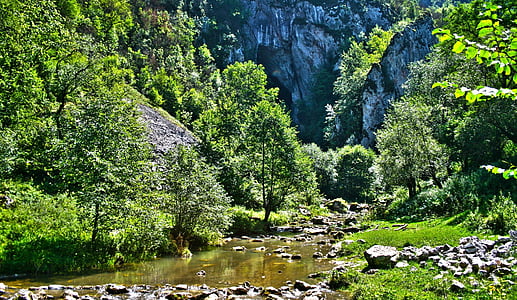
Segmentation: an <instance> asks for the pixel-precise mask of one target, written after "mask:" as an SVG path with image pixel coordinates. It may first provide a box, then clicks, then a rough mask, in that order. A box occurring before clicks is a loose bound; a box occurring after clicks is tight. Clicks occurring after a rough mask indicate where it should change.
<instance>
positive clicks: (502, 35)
mask: <svg viewBox="0 0 517 300" xmlns="http://www.w3.org/2000/svg"><path fill="white" fill-rule="evenodd" d="M498 4H499V3H498V1H493V2H492V1H489V2H486V3H483V4H482V10H481V11H480V12H479V16H480V17H481V19H480V20H479V22H478V24H477V26H476V28H475V30H476V33H477V36H475V37H473V38H469V37H466V36H462V35H458V34H452V33H451V30H449V29H441V28H439V29H436V30H435V31H434V32H433V33H434V34H437V35H438V36H439V39H440V42H441V43H445V42H447V41H449V40H454V41H455V43H454V45H453V46H452V52H454V53H463V54H464V55H465V57H466V58H467V59H473V60H476V61H477V63H479V64H483V65H486V66H489V67H492V66H493V67H494V69H495V70H494V71H495V72H493V74H492V76H494V77H496V78H497V79H498V80H497V83H496V86H487V85H482V86H478V87H476V88H475V89H471V88H469V87H464V86H460V85H459V84H457V83H450V82H447V81H445V82H438V83H435V84H433V87H442V88H448V87H454V88H456V91H455V92H454V95H455V96H456V97H457V98H460V97H465V99H466V100H467V102H468V103H469V104H473V103H475V102H479V101H486V100H490V99H510V100H515V99H517V88H516V87H517V69H516V68H517V67H516V66H517V29H516V28H515V24H516V22H515V16H516V13H515V11H516V10H515V9H516V7H515V4H513V3H504V4H503V5H498ZM512 113H513V115H514V116H515V110H514V111H513V112H512ZM482 167H483V168H485V169H487V170H488V171H491V172H493V173H500V174H503V176H504V178H505V179H509V178H511V177H514V178H517V177H516V176H515V174H516V173H515V166H513V165H512V166H511V167H510V168H509V169H508V170H506V169H502V168H498V167H496V166H492V165H484V166H482Z"/></svg>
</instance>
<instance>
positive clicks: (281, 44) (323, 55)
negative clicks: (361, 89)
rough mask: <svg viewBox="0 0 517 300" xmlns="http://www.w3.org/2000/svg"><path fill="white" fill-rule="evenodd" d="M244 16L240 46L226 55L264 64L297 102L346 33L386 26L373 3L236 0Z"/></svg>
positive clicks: (306, 96) (386, 17) (334, 56)
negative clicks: (317, 3)
mask: <svg viewBox="0 0 517 300" xmlns="http://www.w3.org/2000/svg"><path fill="white" fill-rule="evenodd" d="M241 2H242V5H243V7H244V10H245V11H246V13H247V15H248V18H247V19H246V21H245V23H244V24H243V26H242V38H243V40H242V45H241V47H240V48H238V49H235V51H234V53H233V56H232V59H233V60H245V59H251V60H253V61H256V62H258V63H260V64H263V65H264V67H265V68H266V71H267V72H268V73H269V74H268V75H269V76H270V77H271V78H272V79H273V81H275V82H276V83H277V84H278V85H279V87H280V88H281V89H282V90H283V95H287V97H288V98H290V99H286V100H287V101H288V102H292V104H294V105H292V106H291V108H292V109H293V117H294V120H295V122H296V121H297V106H298V105H299V104H300V102H303V101H310V93H311V88H312V85H313V76H314V74H315V73H316V72H317V71H318V70H319V69H320V68H321V67H322V66H324V65H326V64H330V65H336V63H337V61H338V58H339V55H340V54H341V51H342V45H343V43H345V42H346V41H347V40H348V38H349V37H350V36H352V35H355V36H357V35H359V34H361V33H362V32H363V33H364V32H369V31H370V30H371V29H372V28H373V27H375V26H380V27H382V28H384V29H388V28H389V27H390V25H391V23H392V21H393V18H392V17H391V16H390V12H389V11H388V10H387V9H386V8H385V7H382V6H378V5H377V6H376V5H374V4H373V2H362V1H355V0H352V1H329V2H335V5H330V6H317V5H314V4H312V3H311V2H308V1H295V0H251V1H250V0H242V1H241Z"/></svg>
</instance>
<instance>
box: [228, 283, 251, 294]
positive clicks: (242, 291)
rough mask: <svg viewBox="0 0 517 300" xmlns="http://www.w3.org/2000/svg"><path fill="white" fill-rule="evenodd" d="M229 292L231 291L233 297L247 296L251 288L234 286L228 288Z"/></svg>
mask: <svg viewBox="0 0 517 300" xmlns="http://www.w3.org/2000/svg"><path fill="white" fill-rule="evenodd" d="M228 291H230V292H231V293H232V294H233V295H240V296H243V295H247V294H248V291H249V288H246V287H244V286H242V285H240V286H232V287H230V288H228Z"/></svg>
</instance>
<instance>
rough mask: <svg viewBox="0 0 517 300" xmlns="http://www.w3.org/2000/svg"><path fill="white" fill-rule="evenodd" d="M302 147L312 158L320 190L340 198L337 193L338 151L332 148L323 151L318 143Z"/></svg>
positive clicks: (324, 193) (331, 196) (332, 196)
mask: <svg viewBox="0 0 517 300" xmlns="http://www.w3.org/2000/svg"><path fill="white" fill-rule="evenodd" d="M302 147H303V148H302V149H303V151H305V152H306V153H307V155H309V157H310V158H311V160H312V163H313V168H314V171H315V173H316V179H317V182H318V189H319V191H320V192H321V193H323V195H325V196H327V197H329V198H338V197H339V196H338V194H337V193H336V181H337V176H338V175H337V171H336V164H337V151H335V150H332V149H329V150H327V151H323V150H321V148H320V147H319V146H318V145H316V144H308V145H303V146H302Z"/></svg>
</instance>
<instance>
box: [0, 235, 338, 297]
mask: <svg viewBox="0 0 517 300" xmlns="http://www.w3.org/2000/svg"><path fill="white" fill-rule="evenodd" d="M298 237H300V236H298ZM325 239H328V237H325V236H316V237H311V238H310V240H308V241H307V240H303V239H301V240H302V241H299V240H300V239H296V236H295V237H292V238H286V237H283V238H280V237H278V236H277V237H268V238H264V239H262V241H255V240H253V239H232V240H231V241H229V242H227V243H226V244H225V245H224V246H222V247H217V248H213V249H211V250H207V251H201V252H195V253H194V254H193V256H192V257H191V258H189V259H182V258H176V257H166V258H159V259H155V260H152V261H147V262H143V263H139V264H134V265H130V266H125V267H124V268H123V269H121V270H119V271H116V272H106V273H96V274H90V275H73V276H50V277H43V276H42V277H34V278H23V279H16V280H0V281H2V282H3V283H4V284H6V285H7V286H9V287H13V288H27V287H31V286H43V285H51V284H60V285H66V286H85V285H102V284H107V283H116V284H124V285H134V284H146V285H165V284H171V285H177V284H188V285H203V284H206V285H208V286H210V287H218V288H219V287H229V286H236V285H238V284H241V283H243V282H246V281H248V282H250V283H251V284H252V285H255V286H263V287H267V286H272V287H276V288H279V287H281V286H283V285H285V284H286V281H293V282H294V281H295V280H304V281H307V282H309V283H313V282H315V281H313V280H311V279H308V278H307V276H308V275H309V274H311V273H316V272H320V271H327V270H330V269H332V268H333V267H334V266H335V263H334V262H333V261H332V260H329V259H315V258H313V256H312V255H313V254H314V253H315V252H322V253H323V254H326V253H327V252H328V250H329V248H330V244H329V243H328V242H326V241H327V240H325ZM239 246H244V247H246V249H247V250H246V251H235V250H234V247H239ZM279 248H284V249H285V252H287V253H289V254H299V255H301V259H289V258H282V256H281V254H277V253H274V250H278V249H279ZM203 274H204V275H203Z"/></svg>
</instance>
